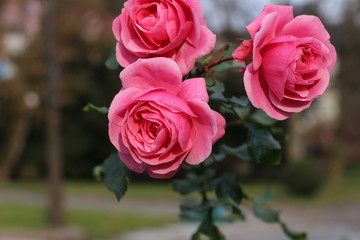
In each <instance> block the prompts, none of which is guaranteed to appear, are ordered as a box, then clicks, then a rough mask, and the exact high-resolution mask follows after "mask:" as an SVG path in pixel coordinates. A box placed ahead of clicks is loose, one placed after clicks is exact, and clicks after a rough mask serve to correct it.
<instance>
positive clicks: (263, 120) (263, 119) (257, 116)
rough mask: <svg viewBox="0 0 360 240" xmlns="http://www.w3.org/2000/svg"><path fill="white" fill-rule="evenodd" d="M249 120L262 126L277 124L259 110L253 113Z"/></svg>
mask: <svg viewBox="0 0 360 240" xmlns="http://www.w3.org/2000/svg"><path fill="white" fill-rule="evenodd" d="M251 119H252V120H253V121H254V122H256V123H259V124H261V125H263V126H272V125H274V124H275V123H276V122H277V121H276V120H275V119H273V118H271V117H269V116H268V115H267V114H266V113H265V112H264V111H262V110H260V109H257V110H256V111H255V113H254V114H253V115H252V116H251Z"/></svg>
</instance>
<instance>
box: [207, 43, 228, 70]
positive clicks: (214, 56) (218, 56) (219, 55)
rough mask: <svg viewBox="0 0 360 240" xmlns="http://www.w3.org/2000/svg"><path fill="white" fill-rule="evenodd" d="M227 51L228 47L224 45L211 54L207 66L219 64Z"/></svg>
mask: <svg viewBox="0 0 360 240" xmlns="http://www.w3.org/2000/svg"><path fill="white" fill-rule="evenodd" d="M228 50H229V45H227V44H226V45H225V46H223V47H222V48H220V49H218V50H217V51H215V52H214V53H213V54H211V58H210V61H209V65H212V64H214V63H217V62H219V61H220V60H221V59H222V58H223V57H224V56H225V54H226V53H227V51H228Z"/></svg>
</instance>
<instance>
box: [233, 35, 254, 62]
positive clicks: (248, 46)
mask: <svg viewBox="0 0 360 240" xmlns="http://www.w3.org/2000/svg"><path fill="white" fill-rule="evenodd" d="M252 51H253V41H252V40H244V41H243V42H242V43H241V44H240V46H239V47H238V48H236V49H235V51H234V52H233V53H232V57H233V58H234V59H235V60H236V61H238V62H246V61H247V60H248V59H249V58H250V57H251V54H252Z"/></svg>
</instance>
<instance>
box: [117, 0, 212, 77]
mask: <svg viewBox="0 0 360 240" xmlns="http://www.w3.org/2000/svg"><path fill="white" fill-rule="evenodd" d="M113 32H114V35H115V37H116V40H117V45H116V58H117V60H118V62H119V64H120V65H121V66H123V67H126V66H128V65H129V64H131V63H133V62H135V61H136V60H137V59H138V58H151V57H168V58H172V59H173V60H174V61H175V62H176V63H177V64H178V66H179V68H180V70H181V73H182V75H186V74H187V73H188V72H189V71H190V70H191V69H192V68H193V66H194V63H195V61H196V60H197V59H199V58H201V57H203V56H204V55H206V54H208V53H210V51H211V50H212V49H213V48H214V45H215V40H216V36H215V35H214V34H213V33H212V32H211V31H210V30H209V29H208V28H207V26H206V22H205V20H204V17H203V14H202V9H201V5H200V1H199V0H128V1H127V2H125V4H124V8H123V9H122V12H121V14H120V15H119V16H118V17H117V18H116V19H115V20H114V22H113Z"/></svg>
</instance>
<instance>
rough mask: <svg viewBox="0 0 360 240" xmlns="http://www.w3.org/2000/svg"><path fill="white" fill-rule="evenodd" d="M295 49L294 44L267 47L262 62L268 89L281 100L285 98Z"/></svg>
mask: <svg viewBox="0 0 360 240" xmlns="http://www.w3.org/2000/svg"><path fill="white" fill-rule="evenodd" d="M294 49H295V46H294V44H292V43H287V42H285V43H280V44H271V45H267V47H266V51H265V54H264V56H263V60H262V70H263V74H264V76H265V79H266V82H267V84H268V87H269V88H270V89H271V91H272V93H273V94H274V95H275V96H276V97H277V98H278V99H279V100H281V99H282V98H283V97H284V91H285V83H286V80H287V79H288V68H289V64H290V61H293V59H291V58H289V56H290V54H291V52H293V50H294Z"/></svg>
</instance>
